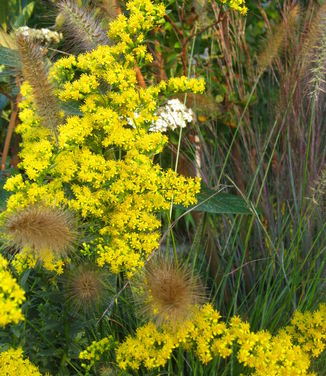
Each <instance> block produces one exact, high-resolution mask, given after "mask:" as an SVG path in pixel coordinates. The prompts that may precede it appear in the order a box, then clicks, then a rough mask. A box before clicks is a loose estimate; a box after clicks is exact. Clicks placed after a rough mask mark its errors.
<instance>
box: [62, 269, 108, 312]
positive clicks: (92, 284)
mask: <svg viewBox="0 0 326 376" xmlns="http://www.w3.org/2000/svg"><path fill="white" fill-rule="evenodd" d="M108 287H109V285H108V278H107V273H106V271H105V270H104V269H99V268H98V267H96V266H95V265H91V264H88V263H86V264H81V265H79V266H77V267H74V268H73V269H71V270H70V271H69V272H68V274H67V276H66V283H65V291H66V295H67V299H68V301H69V302H70V303H71V304H72V306H73V308H74V309H76V310H77V311H83V312H90V311H93V310H94V309H96V307H97V306H98V305H99V304H102V303H104V302H105V301H106V300H107V299H108V297H109V294H110V291H109V288H108Z"/></svg>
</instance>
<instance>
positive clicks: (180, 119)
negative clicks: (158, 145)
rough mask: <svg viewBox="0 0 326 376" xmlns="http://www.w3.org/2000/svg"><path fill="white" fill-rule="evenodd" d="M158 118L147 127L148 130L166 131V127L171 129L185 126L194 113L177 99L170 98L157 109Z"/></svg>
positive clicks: (190, 120)
mask: <svg viewBox="0 0 326 376" xmlns="http://www.w3.org/2000/svg"><path fill="white" fill-rule="evenodd" d="M156 115H157V116H158V119H157V120H156V122H155V123H153V124H152V125H151V127H150V128H149V130H150V132H161V133H163V132H166V131H167V130H168V128H170V129H172V130H173V131H174V130H175V129H176V128H178V127H179V128H185V127H186V125H187V123H191V122H192V120H193V116H194V113H193V111H192V110H191V109H189V108H187V107H186V106H185V105H184V104H183V103H181V102H180V101H179V99H170V100H169V101H168V102H167V104H166V105H165V106H163V107H161V108H159V109H158V111H157V113H156Z"/></svg>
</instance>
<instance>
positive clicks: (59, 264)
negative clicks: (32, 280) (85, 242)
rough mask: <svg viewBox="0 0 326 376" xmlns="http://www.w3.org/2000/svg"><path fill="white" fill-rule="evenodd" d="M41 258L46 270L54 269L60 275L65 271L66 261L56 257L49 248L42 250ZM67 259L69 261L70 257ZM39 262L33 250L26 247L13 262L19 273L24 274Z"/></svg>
mask: <svg viewBox="0 0 326 376" xmlns="http://www.w3.org/2000/svg"><path fill="white" fill-rule="evenodd" d="M39 259H40V260H41V262H42V266H43V267H44V268H45V269H46V270H49V271H53V272H55V273H56V274H58V275H61V274H62V273H63V269H64V266H65V262H64V261H63V260H62V259H55V258H54V255H53V253H52V252H50V251H49V250H46V249H44V250H42V251H41V252H40V256H39ZM65 261H66V262H68V261H69V259H66V260H65ZM37 262H38V259H37V257H36V256H35V255H34V254H33V252H29V250H28V249H25V248H24V249H23V250H22V251H21V252H19V253H18V254H17V255H16V256H15V258H14V259H13V260H12V262H11V264H12V266H13V267H14V268H15V270H16V272H17V273H18V274H22V273H23V272H24V271H25V270H27V269H32V268H34V267H35V266H36V264H37Z"/></svg>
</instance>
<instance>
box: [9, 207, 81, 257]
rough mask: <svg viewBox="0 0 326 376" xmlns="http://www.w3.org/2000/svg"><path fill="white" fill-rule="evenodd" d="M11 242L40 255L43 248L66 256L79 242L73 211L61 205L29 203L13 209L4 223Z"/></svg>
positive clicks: (15, 246) (19, 247)
mask: <svg viewBox="0 0 326 376" xmlns="http://www.w3.org/2000/svg"><path fill="white" fill-rule="evenodd" d="M4 232H5V234H6V235H7V238H8V239H9V243H10V245H11V246H13V247H14V248H15V249H17V250H22V249H23V248H25V249H26V248H27V249H29V250H31V252H33V253H34V254H35V255H37V256H39V255H40V254H42V252H43V251H44V250H47V251H50V252H52V253H53V256H55V257H58V258H59V257H63V256H66V255H67V254H68V253H69V252H70V251H71V250H72V249H73V248H74V244H75V242H76V237H77V230H76V224H75V222H74V219H73V216H72V215H71V213H70V212H68V211H66V210H62V209H59V208H52V207H42V206H30V207H27V208H25V209H18V210H16V211H15V212H13V213H10V214H9V215H8V217H7V218H6V221H5V224H4Z"/></svg>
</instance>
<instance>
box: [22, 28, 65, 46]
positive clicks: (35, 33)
mask: <svg viewBox="0 0 326 376" xmlns="http://www.w3.org/2000/svg"><path fill="white" fill-rule="evenodd" d="M16 33H17V34H22V35H23V36H24V37H30V38H32V39H35V40H37V41H39V42H41V43H45V44H58V43H59V42H60V40H61V39H62V34H61V33H57V32H56V31H52V30H49V29H32V28H30V27H28V26H22V27H19V28H18V29H17V30H16Z"/></svg>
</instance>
